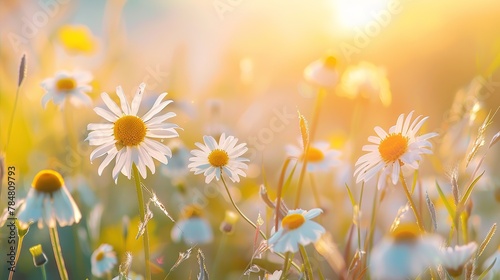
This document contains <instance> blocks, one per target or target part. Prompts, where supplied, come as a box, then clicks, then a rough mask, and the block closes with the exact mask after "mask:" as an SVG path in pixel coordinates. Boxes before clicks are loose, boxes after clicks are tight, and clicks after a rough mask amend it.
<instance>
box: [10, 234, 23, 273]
mask: <svg viewBox="0 0 500 280" xmlns="http://www.w3.org/2000/svg"><path fill="white" fill-rule="evenodd" d="M23 239H24V236H19V242H18V245H17V250H16V257H15V259H14V263H15V264H17V261H18V260H19V255H21V248H22V247H23ZM13 276H14V271H13V270H11V271H10V272H9V280H12V277H13Z"/></svg>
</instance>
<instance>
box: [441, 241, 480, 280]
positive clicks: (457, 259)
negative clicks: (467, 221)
mask: <svg viewBox="0 0 500 280" xmlns="http://www.w3.org/2000/svg"><path fill="white" fill-rule="evenodd" d="M476 249H477V244H476V242H471V243H469V244H466V245H462V246H458V245H456V246H455V247H446V248H442V249H441V261H440V263H441V264H442V266H443V267H444V268H445V269H446V270H447V271H448V273H449V274H450V275H451V276H453V277H458V276H460V275H461V274H462V271H463V268H464V265H465V263H467V262H468V261H469V260H470V259H471V257H472V255H473V254H474V252H476Z"/></svg>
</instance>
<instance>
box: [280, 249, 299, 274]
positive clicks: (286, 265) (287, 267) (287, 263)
mask: <svg viewBox="0 0 500 280" xmlns="http://www.w3.org/2000/svg"><path fill="white" fill-rule="evenodd" d="M283 259H284V260H285V262H284V263H283V270H282V272H281V277H280V280H286V279H287V278H286V275H287V274H288V271H289V270H290V264H291V263H292V259H293V253H291V252H286V253H285V256H284V258H283ZM298 271H299V272H300V269H298Z"/></svg>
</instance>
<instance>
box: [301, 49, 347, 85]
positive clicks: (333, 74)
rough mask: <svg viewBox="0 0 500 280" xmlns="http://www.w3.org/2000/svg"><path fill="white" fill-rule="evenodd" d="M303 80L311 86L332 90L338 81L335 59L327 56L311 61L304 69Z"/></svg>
mask: <svg viewBox="0 0 500 280" xmlns="http://www.w3.org/2000/svg"><path fill="white" fill-rule="evenodd" d="M304 78H305V79H306V81H308V82H309V83H311V84H313V85H316V86H319V87H324V88H334V87H335V86H336V85H337V82H338V80H339V73H338V71H337V59H336V58H335V57H334V56H332V55H328V56H326V57H324V58H321V59H318V60H315V61H313V62H312V63H311V64H309V65H308V66H307V67H306V69H304Z"/></svg>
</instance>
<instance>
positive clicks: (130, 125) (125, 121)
mask: <svg viewBox="0 0 500 280" xmlns="http://www.w3.org/2000/svg"><path fill="white" fill-rule="evenodd" d="M113 132H114V134H115V140H117V141H118V142H117V145H119V146H137V145H139V144H140V143H141V142H142V141H143V140H144V138H145V137H146V124H144V122H143V121H142V120H141V118H139V117H137V116H130V115H127V116H123V117H121V118H119V119H118V120H117V121H116V122H115V126H114V128H113Z"/></svg>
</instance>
